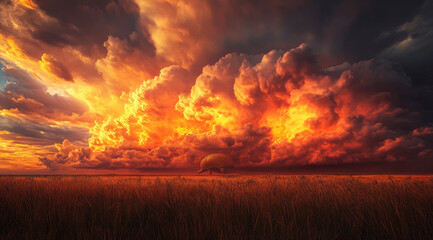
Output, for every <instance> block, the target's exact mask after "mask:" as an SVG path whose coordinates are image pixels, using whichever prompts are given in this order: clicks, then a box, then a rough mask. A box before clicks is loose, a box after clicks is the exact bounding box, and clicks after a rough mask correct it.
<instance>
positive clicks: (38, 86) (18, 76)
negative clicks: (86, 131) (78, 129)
mask: <svg viewBox="0 0 433 240" xmlns="http://www.w3.org/2000/svg"><path fill="white" fill-rule="evenodd" d="M1 70H2V72H3V73H4V74H5V75H6V78H7V79H8V82H7V83H6V85H5V86H4V88H3V89H2V91H0V109H15V110H16V111H18V112H19V113H23V114H26V115H29V116H30V115H39V116H48V117H50V118H51V119H56V117H58V116H59V115H60V114H62V115H67V116H71V115H72V114H79V115H80V114H83V113H84V112H86V111H87V109H88V107H87V106H86V105H85V104H84V103H81V102H79V101H78V100H76V99H74V98H73V97H72V96H70V95H68V94H66V95H65V96H60V95H58V94H50V93H48V92H47V87H46V86H45V85H43V84H42V83H41V82H39V81H38V80H36V79H34V78H32V77H31V76H29V75H28V74H27V73H26V72H24V71H23V70H20V69H18V68H15V67H9V68H2V69H1Z"/></svg>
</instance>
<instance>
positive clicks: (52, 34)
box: [32, 0, 154, 54]
mask: <svg viewBox="0 0 433 240" xmlns="http://www.w3.org/2000/svg"><path fill="white" fill-rule="evenodd" d="M35 3H36V4H37V5H38V6H39V8H40V9H42V10H43V11H44V12H45V13H46V14H47V15H48V16H51V17H53V18H55V19H56V20H58V25H57V26H50V25H48V26H39V27H38V28H37V29H35V31H34V32H33V33H32V34H33V36H34V37H35V38H37V39H39V40H41V41H43V42H45V43H48V44H54V45H72V46H76V47H78V48H80V49H81V50H82V51H83V52H84V53H85V54H86V53H87V54H90V53H91V52H92V51H93V50H94V49H95V48H97V49H98V50H100V51H105V48H104V46H103V43H104V42H105V41H106V40H107V39H108V36H113V37H118V38H121V39H130V34H131V33H133V32H136V31H137V30H138V31H139V34H137V36H138V37H139V40H137V39H130V40H131V42H132V45H135V47H137V48H140V49H141V50H143V51H148V52H153V51H154V48H153V45H152V44H151V43H150V40H149V33H148V32H147V30H146V29H145V28H143V27H142V26H138V24H139V23H138V22H137V21H138V18H139V9H138V7H137V5H136V4H135V3H134V2H133V1H130V0H98V1H96V0H91V1H69V0H59V1H50V0H38V1H35ZM92 49H93V50H92Z"/></svg>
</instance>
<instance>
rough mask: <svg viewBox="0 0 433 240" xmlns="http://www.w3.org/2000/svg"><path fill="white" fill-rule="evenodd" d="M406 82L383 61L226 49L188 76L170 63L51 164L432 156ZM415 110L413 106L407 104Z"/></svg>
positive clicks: (306, 51)
mask: <svg viewBox="0 0 433 240" xmlns="http://www.w3.org/2000/svg"><path fill="white" fill-rule="evenodd" d="M411 91H413V89H412V87H411V83H410V79H409V78H408V77H407V76H405V75H404V74H403V73H402V72H399V71H397V70H395V69H394V68H393V67H392V65H391V64H390V63H388V62H386V61H377V60H369V61H361V62H358V63H355V64H348V63H344V64H342V65H338V66H334V67H328V68H323V67H321V66H320V65H319V64H318V63H317V61H316V57H315V56H314V55H313V53H312V51H311V49H310V48H308V47H307V46H306V45H305V44H302V45H300V46H299V47H297V48H294V49H291V50H290V51H287V52H285V51H271V52H269V53H267V54H265V55H255V56H249V55H243V54H229V55H227V56H225V57H223V58H222V59H220V60H219V61H218V62H217V63H216V64H214V65H209V66H206V67H204V68H203V72H202V74H201V75H199V76H198V77H197V78H196V79H195V83H194V81H192V80H191V76H190V75H188V74H187V71H186V70H184V69H182V68H180V67H175V66H172V67H168V68H165V69H163V70H162V71H161V74H160V75H159V76H158V77H155V79H153V80H149V81H146V82H144V83H143V84H142V85H141V86H140V88H138V89H137V90H136V91H135V92H133V93H132V94H131V95H130V96H129V101H128V103H127V104H126V105H125V114H124V115H122V116H120V117H119V118H114V119H107V120H105V121H104V122H102V123H100V124H97V125H96V126H95V128H94V129H93V134H94V135H93V137H92V139H91V140H90V148H79V147H75V146H72V145H71V144H70V143H69V142H67V141H66V142H64V143H63V145H58V148H59V153H58V154H56V155H54V156H51V157H47V158H43V159H42V160H41V161H42V162H44V164H46V165H47V166H52V165H56V166H57V165H59V164H61V165H66V166H74V167H83V168H129V167H131V168H145V167H167V166H169V167H191V166H193V165H195V164H197V162H198V161H199V160H200V158H201V157H203V156H204V155H207V154H209V153H213V152H224V153H227V154H229V155H231V156H232V157H233V158H234V159H235V161H236V162H237V164H238V165H240V166H251V165H294V164H316V163H345V162H365V161H404V160H407V159H411V160H413V161H416V160H417V159H424V158H430V157H431V156H432V153H433V152H432V147H433V146H431V141H429V138H431V137H432V136H431V135H432V131H431V127H428V126H427V127H420V125H421V122H422V121H421V113H420V112H417V111H414V110H413V109H408V108H407V107H408V106H411V105H412V104H414V103H413V102H411V101H412V99H411V97H412V96H411ZM412 108H413V107H412Z"/></svg>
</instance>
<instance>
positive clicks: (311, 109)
mask: <svg viewBox="0 0 433 240" xmlns="http://www.w3.org/2000/svg"><path fill="white" fill-rule="evenodd" d="M432 10H433V4H432V3H431V2H430V1H398V2H392V1H390V2H375V1H331V2H326V3H325V2H321V1H313V0H299V1H290V2H287V1H279V0H271V1H236V2H233V1H226V0H223V1H195V0H194V1H172V0H156V1H132V0H103V1H86V2H81V1H78V2H77V1H46V0H9V1H3V2H2V3H0V16H1V21H0V61H1V64H0V66H1V70H2V73H1V74H0V141H1V142H0V146H2V150H1V151H0V160H1V161H2V162H1V163H0V168H1V169H3V170H4V171H8V170H11V169H12V170H13V169H42V168H46V167H48V168H51V169H63V170H65V171H67V170H68V169H71V168H75V169H88V168H91V169H123V168H126V169H143V170H145V169H153V168H194V167H197V166H198V164H199V162H200V160H201V158H203V157H204V156H206V155H208V154H211V153H217V152H218V153H225V154H227V155H229V156H230V157H231V158H232V159H233V160H234V161H235V164H236V165H237V166H243V167H262V166H268V167H272V166H297V165H317V164H341V163H366V162H382V163H387V162H408V163H414V164H415V163H417V164H418V163H422V164H424V163H425V164H430V161H431V159H432V158H433V146H432V145H433V141H432V140H433V108H432V106H431V104H430V103H431V102H433V84H432V80H433V74H432V70H431V67H430V65H429V63H431V62H432V61H433V52H432V51H431V49H433V41H432V36H433V35H432V33H433V18H432V16H433V11H432ZM16 151H21V152H23V153H24V156H25V157H24V158H23V157H22V156H18V155H17V154H14V152H16ZM19 159H25V160H22V161H20V160H19Z"/></svg>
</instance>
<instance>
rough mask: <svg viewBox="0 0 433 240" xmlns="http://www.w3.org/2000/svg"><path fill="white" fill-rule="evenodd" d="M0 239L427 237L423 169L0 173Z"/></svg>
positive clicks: (427, 182)
mask: <svg viewBox="0 0 433 240" xmlns="http://www.w3.org/2000/svg"><path fill="white" fill-rule="evenodd" d="M0 236H1V238H2V239H432V238H433V177H422V176H412V177H409V176H392V177H391V176H390V177H388V176H353V177H352V176H213V177H210V176H204V177H199V176H190V177H187V176H185V177H97V176H90V177H87V176H80V177H57V176H54V177H0Z"/></svg>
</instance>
